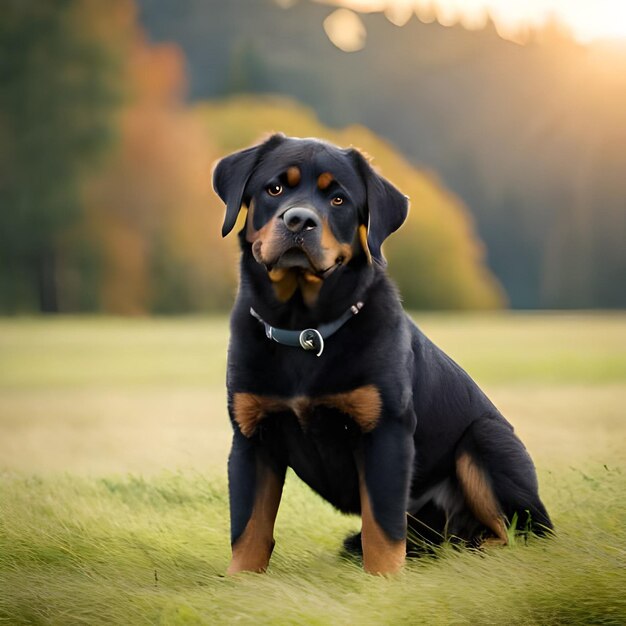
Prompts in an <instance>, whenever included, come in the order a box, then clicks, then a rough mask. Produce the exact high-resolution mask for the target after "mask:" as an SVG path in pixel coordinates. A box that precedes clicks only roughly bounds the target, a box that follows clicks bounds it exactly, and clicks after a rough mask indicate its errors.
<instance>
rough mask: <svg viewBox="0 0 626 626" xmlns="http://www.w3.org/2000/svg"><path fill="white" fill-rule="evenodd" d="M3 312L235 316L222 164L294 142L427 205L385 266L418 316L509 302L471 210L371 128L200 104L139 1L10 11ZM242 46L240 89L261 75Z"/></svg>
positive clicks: (3, 40)
mask: <svg viewBox="0 0 626 626" xmlns="http://www.w3.org/2000/svg"><path fill="white" fill-rule="evenodd" d="M0 53H1V54H0V83H1V85H2V90H1V92H0V311H1V312H4V313H20V312H36V311H44V312H54V311H63V312H82V311H105V312H110V313H118V314H143V313H178V312H189V311H207V310H224V309H226V308H228V306H229V305H230V302H231V301H232V298H233V295H234V292H235V289H236V273H237V242H236V238H235V237H231V238H229V239H227V240H225V241H223V240H222V239H221V237H220V228H221V221H222V216H223V206H222V205H221V202H220V201H219V199H218V198H217V197H216V196H215V195H214V194H213V193H212V191H211V190H210V172H211V167H212V164H213V163H214V162H215V161H216V160H217V159H218V158H219V157H220V156H223V155H224V154H226V153H227V152H229V151H231V150H235V149H239V148H241V147H243V146H245V145H249V144H250V143H252V142H254V141H257V140H259V139H260V138H262V136H263V135H264V134H265V133H268V132H272V131H283V132H286V133H288V134H294V135H300V136H311V135H314V136H320V137H325V138H327V139H329V140H331V141H334V142H336V143H339V144H341V145H350V144H352V145H356V146H358V147H360V148H362V149H364V150H366V151H367V152H368V153H370V154H372V155H373V156H374V157H375V159H374V164H375V165H376V166H378V167H379V168H380V169H381V170H382V171H383V173H384V174H385V175H386V176H388V177H389V178H390V179H391V180H393V181H394V182H395V183H396V184H397V185H398V186H399V187H400V188H401V189H402V190H403V191H404V192H405V193H407V194H408V195H409V196H410V197H411V200H412V207H413V208H412V211H411V213H410V217H409V220H408V222H407V224H406V225H405V227H404V228H403V229H402V230H401V231H400V232H399V233H398V234H396V235H395V236H394V237H392V239H390V241H389V242H388V245H387V247H386V254H387V256H388V258H389V261H390V269H391V271H392V274H393V275H394V278H395V279H396V280H397V282H398V283H399V285H400V288H401V290H402V292H403V295H404V299H405V302H406V304H407V305H408V306H409V307H422V308H492V307H497V306H501V305H502V304H503V303H504V302H505V297H504V295H503V292H502V290H501V288H500V286H499V284H498V283H497V281H496V280H495V279H494V277H493V276H492V274H491V273H490V272H489V271H488V270H487V269H486V267H485V264H484V249H483V247H482V245H481V243H480V242H479V241H478V240H477V238H476V235H475V232H474V227H473V223H472V220H471V218H470V216H469V214H468V213H467V211H466V209H465V207H464V206H463V204H462V203H461V201H460V200H459V199H458V198H456V197H455V196H453V195H452V194H450V193H449V192H447V191H446V190H445V189H444V188H443V187H442V185H441V184H440V183H439V182H438V180H437V179H436V177H435V176H434V175H432V174H426V173H424V172H421V171H419V170H417V169H416V168H415V167H413V166H412V165H410V164H409V163H408V162H407V161H406V160H405V159H404V158H403V157H401V156H400V154H399V153H398V152H397V151H396V150H395V149H394V148H393V147H391V146H390V145H389V144H387V143H386V142H384V141H382V140H381V139H380V138H378V137H377V136H376V135H374V134H373V133H371V132H370V131H368V130H367V129H365V128H364V127H362V126H352V127H348V128H345V129H343V130H333V129H330V128H328V127H327V126H324V125H323V124H321V123H320V122H319V121H318V120H317V118H316V116H315V115H314V113H313V112H312V111H310V110H308V109H305V108H303V107H302V106H300V105H298V104H296V103H294V102H293V101H289V100H284V99H283V100H281V99H277V98H271V97H260V96H257V97H239V98H233V99H226V100H222V101H213V102H204V103H198V104H197V105H196V106H194V107H190V106H189V105H188V104H186V101H185V95H186V90H187V85H186V77H185V58H184V57H183V55H182V53H181V51H180V49H179V48H178V47H176V46H173V45H168V44H160V45H151V44H150V43H148V42H147V41H146V39H145V38H144V37H143V35H142V33H141V31H140V29H139V28H138V26H137V17H136V12H135V7H134V5H133V3H132V1H131V0H113V1H111V2H107V3H102V2H99V1H98V0H30V1H28V2H23V1H20V0H4V1H3V16H2V21H1V22H0ZM254 58H255V55H254V54H253V53H252V52H250V50H249V49H248V50H246V49H242V51H241V53H240V57H239V61H237V62H236V63H235V65H234V66H233V68H234V69H233V72H232V73H231V79H232V88H233V89H239V88H240V87H241V85H244V84H246V82H247V81H248V80H250V76H258V75H259V68H258V67H257V66H256V65H255V61H254Z"/></svg>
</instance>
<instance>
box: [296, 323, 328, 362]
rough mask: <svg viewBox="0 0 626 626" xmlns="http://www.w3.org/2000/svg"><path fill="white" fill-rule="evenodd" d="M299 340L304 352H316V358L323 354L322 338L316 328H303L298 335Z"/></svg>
mask: <svg viewBox="0 0 626 626" xmlns="http://www.w3.org/2000/svg"><path fill="white" fill-rule="evenodd" d="M299 340H300V345H301V346H302V348H303V349H304V350H316V351H317V354H316V356H320V355H321V354H322V352H324V338H323V337H322V334H321V333H320V331H319V330H317V328H305V329H304V330H303V331H302V332H301V333H300V337H299Z"/></svg>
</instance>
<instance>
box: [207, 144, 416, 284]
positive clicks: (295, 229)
mask: <svg viewBox="0 0 626 626" xmlns="http://www.w3.org/2000/svg"><path fill="white" fill-rule="evenodd" d="M213 185H214V187H215V191H216V192H217V193H218V195H219V196H220V198H221V199H222V200H223V201H224V203H225V204H226V216H225V219H224V225H223V227H222V235H224V236H226V235H227V234H228V233H229V232H230V231H231V230H232V229H233V227H234V225H235V222H236V220H237V216H238V214H239V211H240V210H241V207H242V206H243V205H246V206H247V207H248V217H247V220H246V226H245V229H244V231H245V232H244V233H242V239H243V240H244V241H245V242H247V244H249V245H250V246H251V249H252V254H253V256H254V258H255V259H256V261H257V262H258V263H260V264H262V265H263V266H265V268H266V269H267V272H268V274H269V277H270V279H271V280H272V281H274V282H276V281H279V280H282V279H283V278H284V277H285V275H286V274H287V273H289V274H290V275H296V274H298V275H299V276H300V277H303V278H304V279H305V280H306V281H308V282H310V283H319V282H322V281H324V280H325V279H326V278H328V277H329V276H330V275H331V274H333V273H334V272H336V271H337V270H338V269H339V268H341V266H342V265H346V264H348V263H350V262H356V259H360V260H363V259H364V258H366V259H367V260H368V261H369V262H372V260H373V261H375V262H378V263H380V264H384V258H383V255H382V252H381V245H382V243H383V241H384V240H385V239H386V238H387V236H388V235H390V234H391V233H392V232H394V231H395V230H396V229H397V228H399V227H400V226H401V224H402V223H403V222H404V220H405V218H406V215H407V211H408V201H407V198H406V196H404V195H403V194H402V193H400V192H399V191H398V190H397V189H396V188H395V187H394V186H393V185H392V184H391V183H389V182H388V181H387V180H385V179H384V178H382V177H381V176H380V175H379V174H377V173H376V172H375V171H374V170H373V169H372V167H371V166H370V165H369V163H368V162H367V160H366V159H365V158H364V157H363V155H362V154H361V153H360V152H358V151H357V150H354V149H345V150H344V149H340V148H337V147H336V146H333V145H331V144H328V143H325V142H322V141H319V140H315V139H296V138H290V137H285V136H283V135H273V136H272V137H270V138H269V139H268V140H267V141H265V142H264V143H262V144H260V145H257V146H253V147H252V148H248V149H246V150H242V151H240V152H236V153H234V154H231V155H230V156H228V157H225V158H224V159H222V160H221V161H220V162H219V163H218V164H217V167H216V168H215V172H214V175H213Z"/></svg>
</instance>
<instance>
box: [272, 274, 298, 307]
mask: <svg viewBox="0 0 626 626" xmlns="http://www.w3.org/2000/svg"><path fill="white" fill-rule="evenodd" d="M269 277H270V280H271V281H272V287H273V288H274V294H275V295H276V297H277V298H278V299H279V300H280V301H281V302H287V300H289V299H290V298H291V296H293V294H294V293H295V291H296V289H297V288H298V274H297V272H295V271H294V270H293V269H292V268H284V267H276V268H274V269H273V270H271V271H270V272H269Z"/></svg>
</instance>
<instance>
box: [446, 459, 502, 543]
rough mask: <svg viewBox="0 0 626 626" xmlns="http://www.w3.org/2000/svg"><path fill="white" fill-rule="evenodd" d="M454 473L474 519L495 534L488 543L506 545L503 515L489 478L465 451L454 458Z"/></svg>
mask: <svg viewBox="0 0 626 626" xmlns="http://www.w3.org/2000/svg"><path fill="white" fill-rule="evenodd" d="M456 474H457V477H458V479H459V484H460V485H461V489H462V491H463V495H464V497H465V502H466V503H467V506H468V507H469V508H470V510H471V511H472V513H473V514H474V515H475V516H476V519H477V520H478V521H479V522H480V523H481V524H484V525H485V526H486V527H487V528H489V530H491V531H492V532H493V533H494V535H495V536H496V538H495V539H492V540H487V541H488V542H489V544H490V545H507V544H508V542H509V541H508V537H507V533H506V525H505V523H504V517H503V515H502V512H501V511H500V506H499V504H498V501H497V499H496V496H495V494H494V493H493V489H492V488H491V485H490V484H489V479H488V477H487V476H486V475H485V473H484V472H483V470H482V469H481V468H480V467H478V465H477V464H476V463H475V461H474V459H473V458H472V457H471V456H470V455H469V454H468V453H467V452H464V453H462V454H461V455H460V456H459V458H458V459H457V460H456Z"/></svg>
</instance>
